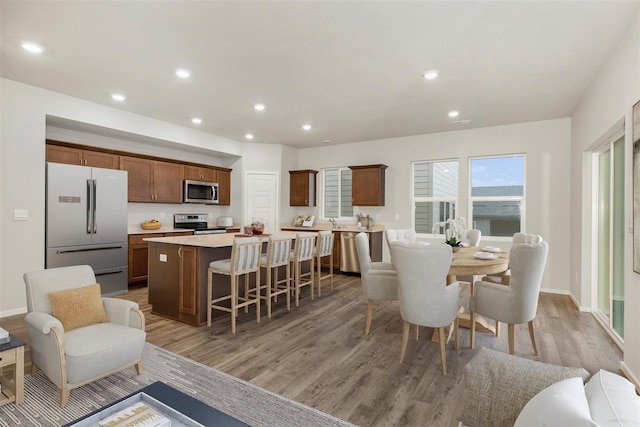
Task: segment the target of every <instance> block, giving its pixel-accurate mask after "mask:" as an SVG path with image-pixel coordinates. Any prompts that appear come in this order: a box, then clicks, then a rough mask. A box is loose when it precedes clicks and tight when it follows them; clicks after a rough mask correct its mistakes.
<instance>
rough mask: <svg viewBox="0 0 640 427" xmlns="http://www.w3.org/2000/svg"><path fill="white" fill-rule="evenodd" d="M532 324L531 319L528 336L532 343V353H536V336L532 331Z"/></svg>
mask: <svg viewBox="0 0 640 427" xmlns="http://www.w3.org/2000/svg"><path fill="white" fill-rule="evenodd" d="M533 330H534V325H533V320H532V321H530V322H529V336H530V337H531V345H533V353H534V354H535V355H536V356H537V355H538V346H536V336H535V335H534V333H533Z"/></svg>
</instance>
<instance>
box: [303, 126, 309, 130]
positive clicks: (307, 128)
mask: <svg viewBox="0 0 640 427" xmlns="http://www.w3.org/2000/svg"><path fill="white" fill-rule="evenodd" d="M302 129H304V130H311V125H302Z"/></svg>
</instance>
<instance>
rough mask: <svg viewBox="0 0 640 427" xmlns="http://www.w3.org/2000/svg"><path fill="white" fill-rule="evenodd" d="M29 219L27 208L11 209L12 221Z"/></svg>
mask: <svg viewBox="0 0 640 427" xmlns="http://www.w3.org/2000/svg"><path fill="white" fill-rule="evenodd" d="M28 219H29V210H28V209H14V210H13V220H14V221H26V220H28Z"/></svg>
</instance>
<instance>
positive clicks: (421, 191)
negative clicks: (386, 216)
mask: <svg viewBox="0 0 640 427" xmlns="http://www.w3.org/2000/svg"><path fill="white" fill-rule="evenodd" d="M412 170H413V173H412V181H411V187H412V188H411V194H412V199H413V200H412V202H413V212H412V221H411V222H412V223H413V227H414V229H415V230H416V233H419V234H428V233H431V232H432V229H433V226H434V225H435V224H437V223H438V222H441V221H446V220H447V219H448V218H455V216H456V203H457V200H458V161H457V160H444V161H425V162H414V163H412Z"/></svg>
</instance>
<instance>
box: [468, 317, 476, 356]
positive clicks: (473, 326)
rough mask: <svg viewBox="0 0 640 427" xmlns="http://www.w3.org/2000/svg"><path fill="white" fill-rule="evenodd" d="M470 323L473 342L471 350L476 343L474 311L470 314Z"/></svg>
mask: <svg viewBox="0 0 640 427" xmlns="http://www.w3.org/2000/svg"><path fill="white" fill-rule="evenodd" d="M469 323H471V325H469V326H470V329H469V341H470V342H471V349H472V350H473V345H474V344H475V341H476V313H475V312H474V311H472V312H470V313H469Z"/></svg>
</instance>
